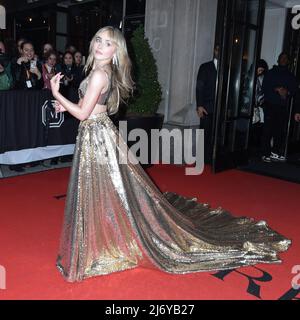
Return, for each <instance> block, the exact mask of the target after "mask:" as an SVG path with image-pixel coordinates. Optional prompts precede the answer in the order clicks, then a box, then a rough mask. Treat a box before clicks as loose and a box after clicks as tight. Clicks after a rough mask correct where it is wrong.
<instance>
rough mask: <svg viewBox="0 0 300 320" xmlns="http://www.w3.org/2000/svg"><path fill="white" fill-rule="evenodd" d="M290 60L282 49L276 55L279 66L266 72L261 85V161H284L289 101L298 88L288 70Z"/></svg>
mask: <svg viewBox="0 0 300 320" xmlns="http://www.w3.org/2000/svg"><path fill="white" fill-rule="evenodd" d="M289 63H290V59H289V56H288V54H287V53H285V52H282V53H281V54H280V55H279V57H278V65H277V66H274V67H273V68H272V69H271V70H270V71H269V72H268V73H267V74H266V76H265V77H264V81H263V85H262V90H263V92H264V97H265V105H264V123H265V124H264V131H263V135H262V154H263V156H262V160H263V161H265V162H271V161H285V160H286V159H285V156H284V144H285V136H286V132H285V130H286V125H287V121H288V117H289V108H288V107H289V100H290V98H291V97H293V96H294V95H295V94H296V92H297V89H298V83H297V79H296V77H295V76H294V75H293V73H292V72H290V71H289V69H288V66H289ZM272 138H273V145H272V147H271V139H272Z"/></svg>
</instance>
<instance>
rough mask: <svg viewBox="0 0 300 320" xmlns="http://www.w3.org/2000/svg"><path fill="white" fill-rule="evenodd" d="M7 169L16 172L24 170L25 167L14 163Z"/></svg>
mask: <svg viewBox="0 0 300 320" xmlns="http://www.w3.org/2000/svg"><path fill="white" fill-rule="evenodd" d="M9 169H10V170H11V171H16V172H24V171H25V169H24V167H23V166H22V165H21V164H14V165H12V166H9Z"/></svg>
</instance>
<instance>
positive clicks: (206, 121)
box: [200, 114, 213, 164]
mask: <svg viewBox="0 0 300 320" xmlns="http://www.w3.org/2000/svg"><path fill="white" fill-rule="evenodd" d="M200 129H204V163H205V164H211V163H212V151H213V143H212V139H213V136H212V134H213V132H212V129H213V114H208V115H205V116H204V117H203V118H201V119H200Z"/></svg>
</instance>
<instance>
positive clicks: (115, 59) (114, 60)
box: [112, 55, 119, 67]
mask: <svg viewBox="0 0 300 320" xmlns="http://www.w3.org/2000/svg"><path fill="white" fill-rule="evenodd" d="M112 63H113V64H114V65H115V66H116V67H118V66H119V62H118V58H117V56H116V55H114V56H113V59H112Z"/></svg>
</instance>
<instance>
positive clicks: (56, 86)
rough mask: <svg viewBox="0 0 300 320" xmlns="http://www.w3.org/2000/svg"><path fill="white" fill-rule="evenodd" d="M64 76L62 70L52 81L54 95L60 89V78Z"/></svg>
mask: <svg viewBox="0 0 300 320" xmlns="http://www.w3.org/2000/svg"><path fill="white" fill-rule="evenodd" d="M62 78H63V75H62V74H61V72H59V73H58V74H56V75H55V76H54V77H53V78H52V79H51V81H50V84H51V90H52V94H53V96H54V97H55V95H56V94H57V93H58V91H59V85H60V80H61V79H62Z"/></svg>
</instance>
